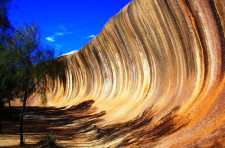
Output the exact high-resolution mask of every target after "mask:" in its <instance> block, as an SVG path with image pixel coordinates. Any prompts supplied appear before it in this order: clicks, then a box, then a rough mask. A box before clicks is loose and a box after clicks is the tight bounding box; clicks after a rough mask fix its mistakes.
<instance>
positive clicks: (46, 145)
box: [38, 134, 57, 148]
mask: <svg viewBox="0 0 225 148" xmlns="http://www.w3.org/2000/svg"><path fill="white" fill-rule="evenodd" d="M38 145H39V146H40V147H41V148H55V147H57V146H56V139H55V135H54V134H50V135H47V136H44V137H43V138H42V140H41V141H40V142H38Z"/></svg>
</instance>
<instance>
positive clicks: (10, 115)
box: [8, 99, 12, 119]
mask: <svg viewBox="0 0 225 148" xmlns="http://www.w3.org/2000/svg"><path fill="white" fill-rule="evenodd" d="M8 101H9V117H10V119H12V107H11V102H10V99H8Z"/></svg>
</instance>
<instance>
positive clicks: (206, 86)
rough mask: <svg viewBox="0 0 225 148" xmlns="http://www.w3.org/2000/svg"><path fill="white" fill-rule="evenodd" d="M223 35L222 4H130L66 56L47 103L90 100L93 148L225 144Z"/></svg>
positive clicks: (211, 0) (169, 0)
mask: <svg viewBox="0 0 225 148" xmlns="http://www.w3.org/2000/svg"><path fill="white" fill-rule="evenodd" d="M224 32H225V1H224V0H133V1H131V2H130V3H129V4H128V5H127V6H126V7H125V8H123V9H122V10H121V11H120V12H119V13H118V14H116V15H115V16H114V17H112V18H111V19H110V20H109V21H108V22H107V24H106V25H105V26H104V28H103V30H102V31H101V33H100V34H99V35H97V36H96V37H95V38H94V39H92V40H91V41H90V42H89V43H88V44H86V45H85V46H84V47H83V48H82V49H81V50H80V51H78V52H76V53H73V54H68V55H64V56H63V57H62V58H64V60H65V61H66V63H67V70H66V72H65V73H66V81H65V83H63V82H61V81H55V82H54V85H51V86H54V87H53V88H52V87H49V89H50V90H48V105H49V106H57V107H63V106H66V107H67V108H70V107H72V106H74V105H77V104H79V103H82V102H84V101H87V100H93V101H94V103H93V106H92V107H94V108H96V109H97V111H96V112H102V111H104V112H105V115H104V116H102V117H101V119H102V120H101V122H98V123H96V125H95V126H94V128H97V127H98V131H96V133H94V134H92V135H91V134H86V136H89V140H90V142H91V141H92V142H93V143H94V144H93V145H92V146H100V147H101V146H102V147H104V146H112V147H125V146H127V147H161V148H165V147H173V148H174V147H211V146H212V147H213V146H214V147H225V132H224V131H225V35H224ZM49 83H50V82H49Z"/></svg>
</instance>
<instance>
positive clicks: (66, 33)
mask: <svg viewBox="0 0 225 148" xmlns="http://www.w3.org/2000/svg"><path fill="white" fill-rule="evenodd" d="M68 34H73V32H70V31H67V32H56V33H55V35H56V36H64V35H68Z"/></svg>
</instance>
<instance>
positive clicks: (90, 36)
mask: <svg viewBox="0 0 225 148" xmlns="http://www.w3.org/2000/svg"><path fill="white" fill-rule="evenodd" d="M95 36H96V35H94V34H92V35H89V36H88V37H86V38H87V39H90V38H94V37H95Z"/></svg>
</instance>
